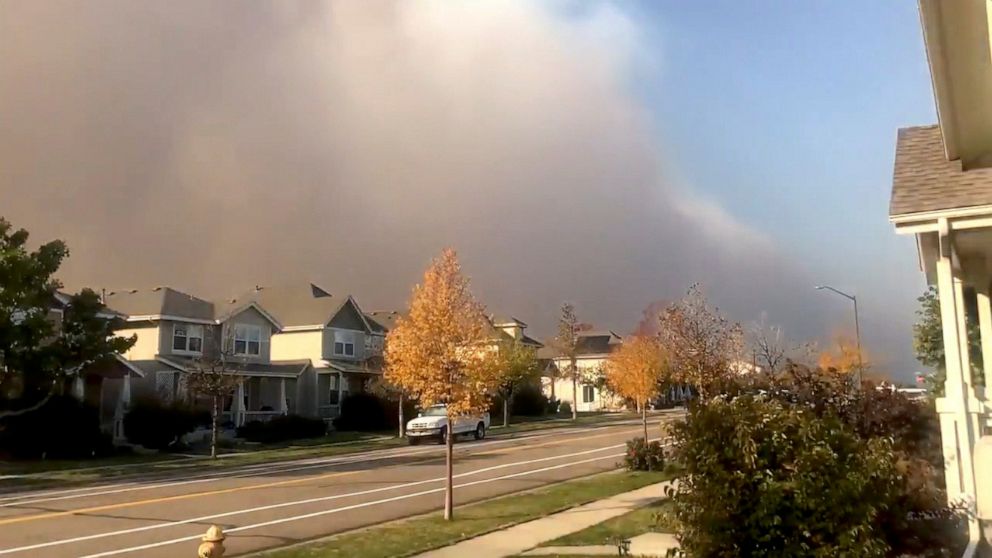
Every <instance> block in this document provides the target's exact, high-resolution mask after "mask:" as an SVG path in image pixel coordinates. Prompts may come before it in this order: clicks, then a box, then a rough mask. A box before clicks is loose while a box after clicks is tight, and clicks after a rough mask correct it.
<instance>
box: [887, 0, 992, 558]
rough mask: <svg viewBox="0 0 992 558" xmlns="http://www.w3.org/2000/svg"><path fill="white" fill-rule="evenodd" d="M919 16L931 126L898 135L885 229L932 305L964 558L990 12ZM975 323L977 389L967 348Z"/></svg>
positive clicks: (973, 466)
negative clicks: (901, 246) (914, 255)
mask: <svg viewBox="0 0 992 558" xmlns="http://www.w3.org/2000/svg"><path fill="white" fill-rule="evenodd" d="M919 7H920V21H921V24H922V26H923V38H924V43H925V45H926V51H927V60H928V63H929V66H930V74H931V78H932V85H933V93H934V99H935V101H936V105H937V117H938V121H939V124H938V125H930V126H919V127H912V128H903V129H901V130H899V132H898V136H897V139H896V156H895V169H894V173H893V179H892V198H891V201H890V206H889V220H890V222H891V223H893V225H895V229H896V232H897V233H899V234H905V235H912V236H913V237H914V239H915V241H916V246H917V250H918V255H919V262H920V268H921V271H922V272H923V274H924V275H925V277H926V280H927V282H928V283H929V284H931V285H936V287H937V293H938V297H939V299H940V313H941V327H942V332H943V340H944V359H945V370H946V374H947V376H946V381H945V384H944V396H943V397H939V398H937V400H936V408H937V413H938V415H939V417H940V431H941V443H942V446H943V453H944V461H945V465H944V474H945V480H946V486H947V497H948V500H949V501H951V502H955V503H963V504H965V505H966V506H967V507H968V508H969V509H968V511H969V512H970V513H969V514H968V517H969V522H968V523H969V537H970V542H969V545H968V547H967V550H966V552H965V554H964V556H966V557H970V556H974V555H975V554H976V550H977V548H978V547H979V546H980V543H981V541H982V525H983V524H984V525H985V526H986V527H988V526H989V525H990V520H992V436H989V435H988V434H986V432H987V428H988V422H989V418H990V410H992V402H990V400H989V398H988V395H987V393H988V389H989V388H988V386H992V304H990V295H992V104H990V103H989V99H990V94H992V64H989V60H990V58H992V49H990V44H992V19H990V17H992V4H989V3H988V2H985V1H981V0H966V1H958V2H945V1H941V0H921V1H920V3H919ZM975 314H977V322H978V324H979V330H980V337H981V354H982V359H981V360H982V362H983V366H982V368H983V370H982V374H983V376H984V382H983V383H984V387H983V386H982V385H980V384H981V382H976V381H975V379H974V378H973V377H972V374H971V369H972V366H971V362H970V355H969V352H968V349H967V347H968V342H969V340H968V334H967V332H968V327H967V324H968V323H969V322H971V321H972V320H973V319H974V318H975V317H976V316H975Z"/></svg>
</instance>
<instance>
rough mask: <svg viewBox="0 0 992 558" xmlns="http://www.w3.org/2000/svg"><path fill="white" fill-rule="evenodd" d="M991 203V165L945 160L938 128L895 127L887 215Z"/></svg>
mask: <svg viewBox="0 0 992 558" xmlns="http://www.w3.org/2000/svg"><path fill="white" fill-rule="evenodd" d="M986 205H992V168H978V169H971V170H964V169H963V168H962V166H961V161H960V160H954V161H948V160H947V158H946V156H945V152H944V140H943V138H942V136H941V134H940V128H939V127H938V126H937V125H933V126H917V127H913V128H902V129H900V130H899V133H898V137H897V140H896V160H895V169H894V171H893V175H892V199H891V201H890V203H889V216H890V217H897V216H903V215H910V214H913V213H926V212H932V211H940V210H948V209H962V208H967V207H977V206H986Z"/></svg>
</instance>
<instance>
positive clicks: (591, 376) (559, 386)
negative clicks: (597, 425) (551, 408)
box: [538, 330, 623, 411]
mask: <svg viewBox="0 0 992 558" xmlns="http://www.w3.org/2000/svg"><path fill="white" fill-rule="evenodd" d="M622 343H623V339H622V338H621V337H620V336H619V335H617V334H616V333H614V332H612V331H608V330H607V331H583V332H580V333H579V338H578V343H577V345H576V353H577V358H576V360H575V366H576V368H577V369H578V371H579V381H578V397H577V398H576V399H575V400H576V401H578V408H577V409H576V410H577V411H601V410H606V409H616V408H619V407H621V406H622V405H623V401H622V400H620V399H619V398H617V397H616V396H614V395H612V394H611V393H609V391H607V390H605V389H603V387H602V382H598V381H596V380H597V378H600V377H602V373H603V366H604V365H605V364H606V359H608V358H609V357H610V354H611V353H612V352H613V351H615V350H617V348H618V347H619V346H620V345H621V344H622ZM538 356H539V357H540V358H541V359H542V360H543V361H544V362H546V366H547V371H546V372H545V377H544V378H543V389H544V394H545V395H546V396H548V397H551V396H552V395H553V396H554V397H556V398H557V399H558V400H559V401H562V402H568V403H569V404H571V402H572V400H573V399H572V389H573V388H572V380H571V379H570V378H564V377H561V374H560V373H559V371H563V370H567V369H568V367H569V366H570V363H569V361H568V359H567V358H564V357H562V356H560V355H559V354H558V353H557V352H556V351H555V350H553V349H552V348H550V347H549V348H545V349H542V350H541V351H539V353H538ZM552 378H554V379H552Z"/></svg>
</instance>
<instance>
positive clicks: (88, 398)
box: [48, 292, 144, 439]
mask: <svg viewBox="0 0 992 558" xmlns="http://www.w3.org/2000/svg"><path fill="white" fill-rule="evenodd" d="M71 304H72V297H71V296H70V295H68V294H66V293H62V292H56V293H55V300H54V301H53V302H52V306H51V308H49V309H48V319H49V320H51V322H52V323H53V324H54V325H55V329H56V331H61V328H62V320H63V317H64V316H65V313H66V312H71V308H70V306H71ZM97 317H98V318H103V319H107V320H114V319H124V318H125V316H123V315H121V314H119V313H117V312H114V311H112V310H110V309H109V308H104V309H103V311H101V312H100V313H98V314H97ZM124 337H127V335H124ZM143 377H144V372H143V371H142V370H141V369H139V368H137V367H136V366H134V365H133V364H132V363H130V362H129V361H128V360H127V359H126V358H124V357H123V356H121V355H116V356H115V357H114V358H113V359H112V360H108V361H104V362H95V363H91V364H88V365H86V366H84V367H82V369H80V370H78V371H77V373H76V374H72V375H71V376H70V378H71V379H70V380H69V384H68V388H69V393H70V394H72V396H73V397H75V398H76V399H79V400H80V401H83V402H85V403H87V404H89V405H90V406H92V407H93V408H95V409H96V410H97V413H98V415H97V416H99V418H100V426H101V428H102V429H103V430H105V431H107V432H110V433H112V434H113V436H114V438H115V439H120V438H122V437H123V435H124V433H123V426H122V425H123V420H124V412H125V411H126V410H127V406H128V403H129V398H130V393H129V390H128V389H125V388H126V386H129V385H130V382H131V381H132V379H140V378H143Z"/></svg>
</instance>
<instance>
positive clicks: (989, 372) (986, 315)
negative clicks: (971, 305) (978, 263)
mask: <svg viewBox="0 0 992 558" xmlns="http://www.w3.org/2000/svg"><path fill="white" fill-rule="evenodd" d="M977 283H978V284H977V285H976V286H975V292H976V293H977V294H978V329H979V331H980V332H981V334H982V372H984V374H985V399H988V397H989V395H990V394H992V299H990V297H989V294H990V289H989V285H990V282H989V277H988V275H985V276H983V277H982V278H981V279H980V280H979V281H978V282H977Z"/></svg>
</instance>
